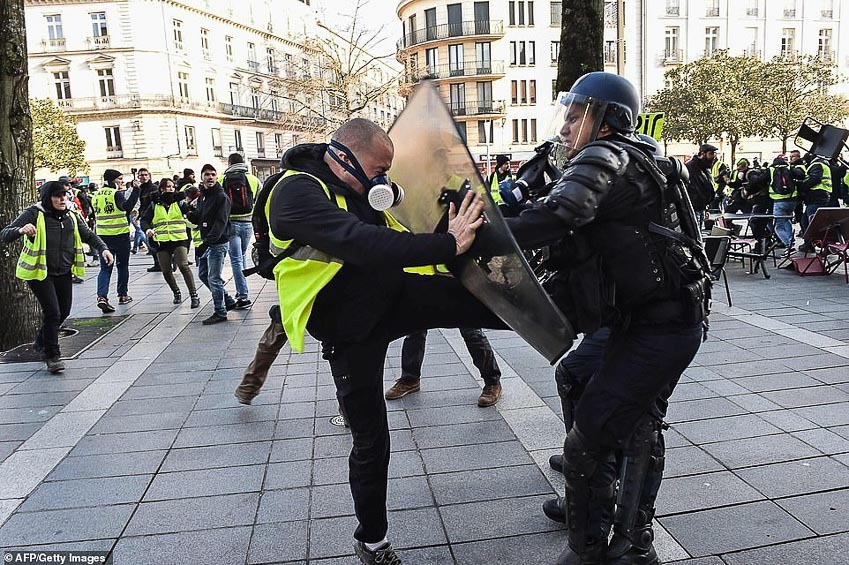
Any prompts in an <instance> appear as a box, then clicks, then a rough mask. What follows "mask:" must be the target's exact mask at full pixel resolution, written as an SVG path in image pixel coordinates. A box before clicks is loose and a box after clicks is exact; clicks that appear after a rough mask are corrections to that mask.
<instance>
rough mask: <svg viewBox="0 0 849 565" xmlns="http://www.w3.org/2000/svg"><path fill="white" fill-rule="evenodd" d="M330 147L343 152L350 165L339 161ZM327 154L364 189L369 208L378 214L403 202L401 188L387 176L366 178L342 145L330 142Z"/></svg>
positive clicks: (350, 153) (354, 159)
mask: <svg viewBox="0 0 849 565" xmlns="http://www.w3.org/2000/svg"><path fill="white" fill-rule="evenodd" d="M331 147H332V148H333V149H335V150H336V151H344V152H345V154H346V155H347V156H348V159H349V160H350V161H351V163H350V164H348V163H346V162H344V161H343V160H342V159H340V158H339V155H338V154H337V153H336V151H332V150H331ZM327 153H328V154H329V155H330V156H331V157H332V158H333V160H334V161H336V162H337V163H339V165H340V166H341V167H342V168H343V169H345V170H346V171H348V172H349V173H350V174H351V175H353V177H354V178H355V179H357V180H358V181H360V183H361V184H362V185H363V186H364V187H366V197H367V199H368V203H369V206H371V207H372V208H374V209H375V210H377V211H378V212H383V211H385V210H388V209H390V208H392V207H393V206H397V205H399V204H400V203H401V202H403V201H404V189H403V188H401V187H400V186H398V185H397V184H395V183H394V182H392V181H391V180H390V179H389V175H387V174H382V175H377V176H376V177H374V178H371V179H370V178H368V176H367V175H366V173H365V171H364V170H363V167H362V165H360V162H359V161H357V158H356V157H354V154H353V152H352V151H351V150H350V149H348V148H347V147H345V146H344V145H343V144H341V143H339V142H338V141H335V140H331V142H330V145H329V147H328V148H327Z"/></svg>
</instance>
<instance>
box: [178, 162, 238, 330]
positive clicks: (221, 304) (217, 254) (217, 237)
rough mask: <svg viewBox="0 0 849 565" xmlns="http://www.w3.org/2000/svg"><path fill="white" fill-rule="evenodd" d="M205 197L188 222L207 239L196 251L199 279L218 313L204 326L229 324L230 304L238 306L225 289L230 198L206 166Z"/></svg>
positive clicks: (195, 201)
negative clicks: (224, 277) (223, 271)
mask: <svg viewBox="0 0 849 565" xmlns="http://www.w3.org/2000/svg"><path fill="white" fill-rule="evenodd" d="M200 177H201V195H200V197H198V198H197V199H196V200H194V201H193V203H194V204H195V205H196V206H197V208H196V210H194V211H192V212H190V213H189V214H188V216H187V217H188V220H189V221H190V222H191V223H193V224H195V225H196V226H198V228H199V229H200V235H201V238H202V240H203V243H201V245H200V247H199V248H198V249H197V250H196V254H197V263H198V277H199V278H200V280H201V282H203V284H204V285H206V287H207V288H208V289H209V291H210V292H211V293H212V302H213V304H214V305H215V312H213V314H212V315H211V316H210V317H209V318H207V319H205V320H204V321H203V323H204V325H210V324H217V323H218V322H226V321H227V305H228V304H235V302H236V301H235V300H234V299H233V297H232V296H229V295H228V294H227V292H226V291H225V290H224V280H223V279H222V278H221V271H222V270H223V269H224V259H225V257H227V248H228V247H229V242H230V229H231V227H230V199H229V198H227V195H226V194H224V190H222V188H221V185H220V184H218V175H217V173H216V172H215V167H213V166H212V165H210V164H206V165H204V166H203V169H201V173H200Z"/></svg>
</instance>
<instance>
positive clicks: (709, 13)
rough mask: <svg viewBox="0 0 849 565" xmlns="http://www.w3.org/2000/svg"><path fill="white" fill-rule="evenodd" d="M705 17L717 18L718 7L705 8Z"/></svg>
mask: <svg viewBox="0 0 849 565" xmlns="http://www.w3.org/2000/svg"><path fill="white" fill-rule="evenodd" d="M705 17H706V18H718V17H719V8H718V7H715V8H705Z"/></svg>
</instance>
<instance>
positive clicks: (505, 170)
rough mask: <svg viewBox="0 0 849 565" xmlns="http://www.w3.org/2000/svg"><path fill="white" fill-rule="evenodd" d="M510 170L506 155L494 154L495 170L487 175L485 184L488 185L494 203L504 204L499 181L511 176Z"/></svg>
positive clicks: (508, 159)
mask: <svg viewBox="0 0 849 565" xmlns="http://www.w3.org/2000/svg"><path fill="white" fill-rule="evenodd" d="M512 177H513V175H512V173H511V172H510V158H509V157H507V155H496V157H495V170H494V171H492V174H491V175H489V179H488V180H487V184H488V185H489V193H490V194H491V195H492V199H493V200H495V203H496V204H504V199H503V198H501V183H502V182H503V181H505V180H507V179H510V178H512Z"/></svg>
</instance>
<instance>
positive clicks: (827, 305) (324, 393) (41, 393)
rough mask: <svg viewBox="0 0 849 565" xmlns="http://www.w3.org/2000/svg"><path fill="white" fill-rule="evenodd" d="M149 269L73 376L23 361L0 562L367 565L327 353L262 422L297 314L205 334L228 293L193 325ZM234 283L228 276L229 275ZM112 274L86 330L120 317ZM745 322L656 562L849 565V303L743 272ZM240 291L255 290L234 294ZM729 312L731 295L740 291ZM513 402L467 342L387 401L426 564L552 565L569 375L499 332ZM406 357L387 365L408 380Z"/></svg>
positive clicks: (676, 400) (670, 495) (255, 292)
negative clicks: (51, 554)
mask: <svg viewBox="0 0 849 565" xmlns="http://www.w3.org/2000/svg"><path fill="white" fill-rule="evenodd" d="M148 264H149V258H147V257H143V256H133V258H132V261H131V271H132V274H131V281H132V282H131V285H130V293H131V294H132V295H133V296H134V297H135V300H134V301H133V302H132V303H131V304H130V305H128V306H118V309H119V313H127V314H131V316H130V317H129V318H128V319H127V320H126V321H125V322H124V323H122V324H121V325H119V326H118V327H117V328H115V329H114V330H113V331H112V332H111V333H109V334H108V335H107V336H105V337H104V338H103V339H101V340H100V341H99V342H97V343H95V344H94V345H93V346H92V347H91V348H89V349H88V350H86V351H84V352H83V353H82V354H80V355H79V356H78V357H77V358H76V359H71V360H69V361H68V362H67V363H68V370H67V371H65V373H64V374H63V375H61V376H54V375H50V374H48V373H47V372H45V371H44V370H43V369H42V367H41V365H40V364H32V363H23V364H6V365H0V548H5V549H9V548H38V549H60V550H68V549H78V550H103V551H111V552H112V555H113V557H114V562H115V563H116V564H118V565H144V564H157V565H162V564H169V563H175V564H176V563H181V564H182V563H204V564H210V565H214V564H219V563H220V564H227V565H233V564H260V563H291V564H295V563H298V564H304V563H310V564H322V565H331V564H333V565H335V564H351V563H355V558H354V557H353V554H352V548H351V533H352V531H353V529H354V525H355V521H354V518H353V508H352V501H351V497H350V493H349V491H348V487H347V484H346V476H347V463H346V455H347V452H348V450H349V448H350V438H349V436H348V434H347V432H346V431H345V429H344V428H339V427H336V426H333V425H332V424H331V418H332V417H333V416H335V415H336V403H335V400H334V389H333V385H332V379H331V377H330V374H329V370H328V367H327V365H326V364H325V362H323V361H322V360H321V359H320V355H319V348H318V345H317V344H316V343H314V342H308V344H307V352H306V353H304V354H300V355H298V354H290V352H289V350H288V349H284V351H283V353H282V354H281V355H280V358H279V359H278V361H277V363H275V365H274V366H273V367H272V370H271V372H270V376H269V379H268V382H267V384H266V386H265V388H264V389H263V392H262V394H261V395H260V396H259V397H258V398H257V399H256V401H255V404H254V405H253V406H251V407H243V406H240V405H238V404H237V403H236V401H235V399H234V398H233V396H232V392H233V389H234V388H235V386H236V384H237V383H238V381H239V378H240V376H241V372H242V370H243V368H244V367H245V366H246V365H247V363H248V362H249V360H250V359H251V357H252V354H253V351H254V348H255V345H256V341H257V339H258V338H259V336H260V334H261V333H262V331H263V330H264V328H265V326H266V325H267V321H268V318H267V314H266V313H267V310H268V307H269V306H270V305H271V304H272V303H273V301H274V299H275V297H274V292H273V289H272V288H271V286H270V285H269V284H266V282H265V281H263V280H261V279H256V278H254V279H255V280H251V281H250V285H251V291H252V297H253V298H255V299H256V302H255V305H254V306H253V308H251V309H250V310H245V311H234V312H231V313H230V321H229V322H227V323H226V324H219V325H215V326H202V325H201V324H200V320H201V319H203V318H204V317H206V316H207V315H209V313H210V311H211V304H210V303H209V294H208V292H206V291H205V290H202V291H201V296H202V299H203V300H204V304H203V306H202V308H201V309H200V310H191V309H189V307H188V302H184V303H183V304H182V305H180V306H172V305H171V297H170V293H169V292H168V291H167V290H166V287H165V285H164V282H163V281H162V278H161V276H160V275H159V274H157V273H147V272H145V270H144V267H146V266H147V265H148ZM228 268H229V267H228ZM95 276H96V270H95V269H89V272H88V276H87V280H86V282H85V283H84V284H82V285H78V286H77V287H75V291H76V292H75V294H76V304H75V305H74V311H73V315H74V316H77V317H85V316H99V315H100V311H99V310H97V308H96V307H95V304H94V277H95ZM729 278H730V281H731V288H732V295H733V299H734V307H733V308H730V307H728V306H726V305H724V304H722V303H719V304H717V306H716V309H715V312H714V314H713V316H712V329H711V333H710V338H709V340H708V341H707V342H706V343H704V344H703V346H702V349H701V351H700V352H699V355H698V356H697V358H696V359H695V361H694V363H693V364H692V366H691V367H690V368H688V370H687V371H686V372H685V374H684V376H683V377H682V379H681V382H680V384H679V386H678V387H677V389H676V392H675V394H674V395H673V397H672V399H671V400H672V402H671V405H670V408H669V415H668V420H669V423H670V424H671V427H670V429H669V431H668V432H667V434H666V441H667V446H668V452H667V458H666V477H667V478H666V480H665V481H664V483H663V487H662V489H661V492H660V496H659V500H658V520H657V522H658V528H657V539H656V546H657V548H658V553H659V554H660V555H661V557H662V558H663V559H664V561H665V562H669V563H676V564H680V565H684V564H688V565H750V564H751V565H754V564H794V565H795V564H801V565H806V564H811V565H813V564H815V563H816V564H838V563H840V564H845V563H847V558H846V555H849V285H845V284H844V283H843V279H842V278H841V277H838V276H837V275H834V276H831V277H818V278H817V277H808V278H800V277H797V276H795V275H793V274H792V273H789V272H786V271H778V272H774V274H773V277H772V279H770V280H764V279H762V278H760V276H759V275H755V276H750V275H746V274H745V271H744V270H743V269H741V268H740V267H739V266H738V265H731V266H729ZM230 286H231V287H232V284H231V285H230ZM717 290H718V292H717V293H716V294H717V295H718V296H721V295H722V292H721V290H720V289H717ZM488 335H489V338H490V340H491V342H492V344H493V346H494V348H495V349H496V351H497V353H498V356H499V358H498V360H499V363H500V365H501V367H502V370H503V374H504V375H503V384H504V390H505V392H504V397H503V399H502V401H501V402H500V403H499V404H498V405H497V406H496V407H493V408H487V409H481V408H478V407H477V406H476V404H475V403H476V399H477V396H478V394H479V390H480V380H479V378H477V374H476V372H475V370H474V367H473V365H472V363H471V359H470V357H469V355H468V353H467V352H466V350H465V346H464V344H463V341H462V340H461V339H460V337H459V333H458V332H457V331H455V330H445V331H432V332H431V334H430V336H429V340H428V346H427V347H428V349H427V357H426V360H425V377H424V379H423V381H422V391H421V392H419V393H417V394H413V395H410V396H408V397H406V398H404V399H402V400H399V401H395V402H391V403H389V404H388V408H389V410H390V412H389V421H390V425H391V430H392V432H391V433H392V463H391V466H390V481H389V501H388V503H389V510H390V513H389V522H390V539H391V540H392V541H393V543H394V545H395V546H396V547H397V548H399V549H400V550H401V551H400V553H401V556H402V558H403V559H404V562H405V563H409V564H414V565H415V564H439V565H445V564H454V563H456V564H463V565H466V564H489V563H499V564H507V565H509V564H517V565H518V564H529V563H553V562H554V560H555V558H556V556H557V554H558V553H559V551H560V549H561V547H562V545H563V543H564V539H565V533H564V532H563V530H562V528H561V527H560V526H559V525H558V524H555V523H552V522H550V521H548V520H547V519H546V518H545V517H544V516H543V515H542V513H541V510H540V505H541V503H542V501H543V500H545V499H546V498H547V497H549V496H552V495H553V494H554V493H555V492H558V491H559V492H562V488H563V480H562V477H559V476H558V475H557V474H556V473H554V472H552V471H551V470H550V469H549V468H548V466H547V459H548V456H549V455H551V454H553V453H556V452H557V451H558V449H559V448H560V446H561V444H562V439H563V438H562V434H563V427H562V426H563V424H562V420H561V416H560V406H559V402H558V398H557V394H556V389H555V385H554V382H553V378H552V377H553V371H552V369H551V368H550V367H549V365H548V363H547V362H546V361H545V360H543V359H542V358H541V357H540V356H539V355H538V354H536V353H535V352H534V351H532V350H531V349H530V348H529V347H528V346H527V345H526V344H525V343H524V342H523V341H522V340H521V339H520V338H518V337H517V336H516V335H514V334H513V333H511V332H489V333H488ZM399 354H400V343H398V342H396V343H394V344H393V345H392V346H391V348H390V354H389V356H388V359H387V364H386V367H387V370H386V374H385V380H386V384H387V386H388V385H389V384H390V383H391V382H392V381H393V380H394V378H395V377H396V376H397V374H398V371H399V370H398V367H399Z"/></svg>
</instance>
